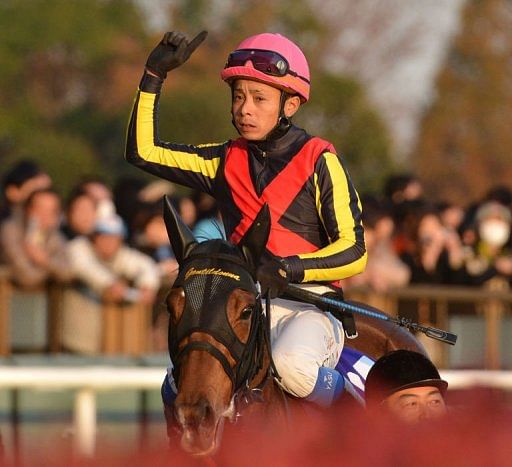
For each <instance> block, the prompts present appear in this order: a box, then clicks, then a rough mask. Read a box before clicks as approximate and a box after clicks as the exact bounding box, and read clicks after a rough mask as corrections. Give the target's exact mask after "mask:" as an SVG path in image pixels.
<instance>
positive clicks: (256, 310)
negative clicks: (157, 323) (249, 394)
mask: <svg viewBox="0 0 512 467" xmlns="http://www.w3.org/2000/svg"><path fill="white" fill-rule="evenodd" d="M166 201H167V200H166ZM164 218H165V222H166V226H167V230H168V234H169V238H170V240H171V243H172V246H173V249H174V251H175V254H176V259H177V261H178V263H179V265H180V272H179V275H178V278H177V279H176V282H175V284H174V286H173V288H172V290H171V292H170V294H169V296H168V299H167V305H168V310H169V314H170V320H169V353H170V357H171V360H172V362H173V365H174V373H173V374H174V378H175V381H176V385H177V388H178V396H177V398H176V401H175V404H174V414H175V418H176V421H177V423H178V425H179V428H180V430H181V432H182V438H181V444H182V447H183V448H184V449H185V450H187V451H189V452H191V453H194V454H198V455H206V454H210V453H212V452H213V451H215V449H216V448H217V447H218V443H219V440H220V436H221V433H222V427H223V423H224V419H225V418H226V417H233V416H234V415H235V413H234V412H235V404H234V399H235V395H236V394H237V393H238V392H239V391H240V390H242V389H243V388H245V387H247V386H248V385H250V384H251V383H253V381H254V378H255V376H257V373H258V375H260V374H262V373H263V372H264V368H262V366H263V346H264V338H263V334H262V333H263V332H264V322H263V321H262V320H263V313H262V309H261V302H260V299H259V296H258V291H257V289H256V286H255V270H256V266H257V264H258V262H259V258H260V256H261V254H262V253H263V250H264V248H265V245H266V242H267V238H268V233H269V229H270V217H269V213H268V208H267V207H266V206H265V207H264V208H263V209H262V211H261V212H260V213H259V215H258V216H257V218H256V220H255V222H254V223H253V225H252V226H251V228H250V229H249V230H248V231H247V234H246V235H245V236H244V237H243V239H242V240H241V241H240V243H239V244H238V245H236V246H235V245H233V244H231V243H229V242H227V241H224V240H210V241H207V242H203V243H197V242H196V241H195V239H194V237H193V235H192V233H191V232H190V230H189V229H188V228H187V227H186V226H185V224H184V223H183V222H182V221H181V219H180V218H179V216H178V215H177V214H176V212H175V210H174V209H173V208H172V205H171V204H170V203H168V202H166V203H165V210H164Z"/></svg>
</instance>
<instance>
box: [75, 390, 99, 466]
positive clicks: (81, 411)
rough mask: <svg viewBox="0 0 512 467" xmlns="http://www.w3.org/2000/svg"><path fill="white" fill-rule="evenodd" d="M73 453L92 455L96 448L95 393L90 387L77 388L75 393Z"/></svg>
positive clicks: (83, 455)
mask: <svg viewBox="0 0 512 467" xmlns="http://www.w3.org/2000/svg"><path fill="white" fill-rule="evenodd" d="M73 424H74V443H73V447H74V450H75V453H76V454H77V455H79V456H80V457H93V456H94V452H95V449H96V393H95V391H94V389H92V388H83V389H79V390H78V391H77V392H76V394H75V407H74V413H73Z"/></svg>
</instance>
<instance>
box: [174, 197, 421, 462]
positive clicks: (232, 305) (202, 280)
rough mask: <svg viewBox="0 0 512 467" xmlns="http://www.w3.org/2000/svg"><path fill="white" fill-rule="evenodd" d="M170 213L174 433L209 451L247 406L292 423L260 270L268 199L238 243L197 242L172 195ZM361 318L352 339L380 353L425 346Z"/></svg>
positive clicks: (193, 449)
mask: <svg viewBox="0 0 512 467" xmlns="http://www.w3.org/2000/svg"><path fill="white" fill-rule="evenodd" d="M164 220H165V224H166V227H167V232H168V235H169V239H170V241H171V243H172V246H173V250H174V252H175V255H176V260H177V262H178V264H179V268H180V269H179V275H178V277H177V279H176V281H175V282H174V284H173V287H172V289H171V290H170V292H169V295H168V297H167V299H166V302H167V308H168V311H169V332H168V344H169V355H170V358H171V361H172V363H173V370H172V371H173V377H174V381H175V383H176V387H177V397H176V399H175V401H174V407H169V406H165V416H166V420H167V423H168V435H169V437H170V438H171V437H173V436H175V434H174V433H173V431H174V430H173V429H172V428H174V429H176V431H178V436H179V437H180V438H181V439H180V444H181V447H182V448H183V449H184V450H185V451H186V452H189V453H191V454H194V455H198V456H209V455H212V454H214V453H215V451H216V450H217V449H218V448H219V446H220V441H221V436H222V431H223V427H224V423H225V421H226V420H230V421H235V420H236V419H237V418H238V415H239V414H240V413H241V412H243V415H244V418H246V419H247V418H250V417H251V416H252V415H258V416H260V417H264V418H267V419H271V420H272V421H273V423H278V424H282V425H283V426H285V425H286V424H287V423H289V419H290V417H289V408H288V405H289V404H288V403H287V400H288V399H289V397H288V396H287V395H285V394H284V392H283V390H282V389H281V387H280V386H279V384H278V383H277V382H276V381H275V379H276V378H274V376H276V374H277V372H276V371H275V368H274V366H273V361H272V354H271V346H270V323H269V320H268V319H267V313H265V312H264V307H263V306H262V298H261V296H260V293H259V290H258V288H257V285H256V277H255V276H256V268H257V265H258V263H259V261H260V258H261V256H262V255H263V253H264V250H265V245H266V242H267V238H268V235H269V231H270V215H269V210H268V207H267V206H264V207H263V208H262V210H261V211H260V212H259V213H258V215H257V216H256V218H255V220H254V222H253V224H252V225H251V227H250V228H249V229H248V231H247V232H246V234H245V235H244V237H243V238H242V239H241V240H240V241H239V243H238V244H236V245H234V244H232V243H230V242H228V241H226V240H220V239H215V240H208V241H206V242H203V243H197V241H196V240H195V238H194V236H193V234H192V232H191V231H190V229H189V228H188V227H187V226H186V225H185V224H184V222H183V221H182V220H181V218H180V217H179V215H178V214H177V213H176V211H175V209H174V208H173V206H172V205H171V203H170V202H169V200H168V199H167V198H165V200H164ZM356 324H357V325H358V337H357V338H356V339H353V340H351V341H350V344H349V345H350V346H351V347H353V348H354V349H356V350H359V351H361V352H363V353H365V354H367V355H369V356H370V357H371V358H373V359H376V358H378V357H379V356H381V355H384V354H385V353H387V352H389V351H391V350H395V349H397V348H407V349H410V350H415V351H419V352H422V353H425V350H424V349H423V347H422V346H421V344H420V343H419V342H418V341H416V339H415V338H414V337H413V336H412V334H410V333H409V332H408V331H405V330H403V329H401V328H398V327H397V326H393V325H391V324H390V323H387V322H377V320H373V321H372V320H370V319H367V318H365V317H358V318H357V320H356ZM290 397H291V396H290ZM255 401H258V402H260V403H254V402H255ZM171 427H172V428H171Z"/></svg>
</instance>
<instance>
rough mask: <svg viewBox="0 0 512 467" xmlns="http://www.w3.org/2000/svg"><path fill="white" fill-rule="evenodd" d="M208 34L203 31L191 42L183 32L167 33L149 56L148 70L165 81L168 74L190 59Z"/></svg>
mask: <svg viewBox="0 0 512 467" xmlns="http://www.w3.org/2000/svg"><path fill="white" fill-rule="evenodd" d="M207 34H208V33H207V32H206V31H201V32H200V33H199V34H198V35H197V36H196V37H194V39H192V40H191V41H190V42H189V41H188V40H187V38H186V37H185V35H184V34H183V33H181V32H177V31H171V32H166V33H165V35H164V37H163V38H162V40H161V41H160V43H159V44H158V45H157V46H156V47H155V48H154V49H153V51H152V52H151V53H150V54H149V57H148V60H147V62H146V69H147V70H148V71H149V72H151V73H153V74H155V75H157V76H159V77H160V78H162V79H165V78H166V77H167V72H169V71H171V70H173V69H174V68H177V67H179V66H180V65H182V64H183V63H185V62H186V61H187V60H188V59H189V57H190V55H192V52H194V50H196V48H197V47H198V46H199V45H200V44H201V42H203V41H204V40H205V38H206V36H207Z"/></svg>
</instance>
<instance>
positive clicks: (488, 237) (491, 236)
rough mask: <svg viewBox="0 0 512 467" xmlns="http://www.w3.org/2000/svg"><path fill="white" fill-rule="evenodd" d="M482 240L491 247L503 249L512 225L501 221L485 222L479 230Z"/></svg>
mask: <svg viewBox="0 0 512 467" xmlns="http://www.w3.org/2000/svg"><path fill="white" fill-rule="evenodd" d="M478 233H479V234H480V238H481V239H482V240H483V241H484V242H486V243H488V244H489V245H491V246H495V247H501V246H503V245H505V243H507V240H508V238H509V236H510V224H508V223H506V222H503V221H500V220H488V221H485V222H483V223H482V224H481V225H480V228H479V229H478Z"/></svg>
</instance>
